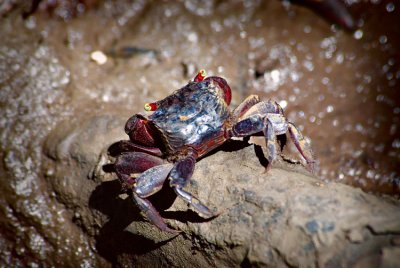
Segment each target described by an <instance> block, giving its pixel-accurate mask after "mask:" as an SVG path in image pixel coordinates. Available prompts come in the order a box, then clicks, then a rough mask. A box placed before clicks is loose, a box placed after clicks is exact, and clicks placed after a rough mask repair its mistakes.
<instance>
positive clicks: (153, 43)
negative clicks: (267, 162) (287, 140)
mask: <svg viewBox="0 0 400 268" xmlns="http://www.w3.org/2000/svg"><path fill="white" fill-rule="evenodd" d="M345 4H346V6H347V7H348V10H349V12H350V13H351V14H352V16H353V18H354V20H355V29H354V30H346V29H343V28H342V27H340V26H337V25H332V23H331V21H330V20H327V19H326V18H325V16H324V15H323V14H322V15H321V14H317V13H315V12H314V11H312V10H310V9H308V8H305V7H303V6H297V5H293V4H291V3H290V2H287V1H261V0H258V1H244V0H241V1H239V0H231V1H217V0H215V1H195V0H185V1H183V0H182V1H145V0H138V1H127V0H122V1H106V0H103V1H102V0H87V1H83V0H82V1H78V0H76V1H62V0H43V1H32V2H31V1H18V0H3V1H2V2H1V3H0V14H1V18H0V21H1V23H0V31H1V36H2V38H1V40H0V110H1V114H2V116H1V118H0V146H1V147H0V148H1V151H0V156H1V159H2V161H1V162H0V172H1V173H0V174H2V175H1V185H0V193H1V195H2V198H1V199H0V202H2V204H1V211H0V224H1V225H0V226H1V230H2V231H1V232H2V234H1V235H0V247H1V253H0V261H1V262H2V264H3V265H4V264H7V263H10V261H11V263H13V264H15V265H20V266H26V265H28V266H35V264H36V263H38V261H39V263H40V260H41V261H45V260H46V259H50V260H53V261H54V259H55V258H61V259H62V258H74V259H78V260H81V261H79V262H77V263H79V264H80V265H82V263H86V264H87V265H88V266H91V265H96V264H104V260H102V259H101V258H100V259H98V258H97V257H96V256H95V253H94V252H95V250H94V249H93V247H94V246H93V245H92V244H91V242H90V241H89V240H85V239H84V238H82V236H84V234H80V235H79V236H78V238H76V239H75V238H73V236H72V237H71V238H70V241H69V242H68V241H67V242H66V240H65V239H67V238H66V237H65V235H66V234H63V235H61V234H60V229H59V228H60V226H61V225H62V226H63V228H67V229H68V228H70V229H71V233H73V232H75V231H73V230H74V228H75V227H73V226H72V225H71V227H66V225H67V224H66V223H65V222H66V221H69V218H70V216H71V215H68V213H67V212H66V210H65V208H63V207H62V205H60V204H58V203H57V201H56V200H55V199H54V197H52V196H51V194H48V192H47V190H46V189H47V188H46V187H47V186H46V182H45V180H44V179H43V176H44V175H43V174H42V171H41V164H42V159H43V151H42V144H43V142H44V140H45V138H46V136H47V135H48V133H49V132H50V131H51V130H52V129H53V128H54V126H55V125H56V124H57V123H59V122H61V121H63V120H66V119H68V120H73V118H80V117H87V116H90V115H93V114H102V113H108V114H118V115H121V116H123V117H126V118H128V117H129V116H130V115H132V114H134V113H138V112H143V104H144V103H146V102H152V101H155V100H158V99H162V98H164V97H165V96H167V95H169V94H170V93H171V92H172V91H174V90H175V89H178V88H180V87H182V86H183V85H185V83H186V82H187V81H188V80H190V79H192V78H193V77H194V76H195V75H196V73H197V71H198V70H199V69H206V70H207V72H208V74H209V75H218V76H222V77H224V78H226V79H227V81H228V82H229V84H230V86H231V88H232V90H233V101H232V104H231V105H232V106H233V107H234V106H236V105H238V104H239V103H240V102H241V101H242V100H244V99H245V98H246V97H247V96H248V95H250V94H258V95H260V97H261V98H262V99H273V100H276V101H277V102H278V103H280V105H281V106H282V107H283V108H284V110H285V114H286V116H287V118H288V119H289V120H290V121H291V122H293V123H295V124H296V125H297V126H298V127H299V128H300V130H301V131H302V132H303V134H304V135H305V136H307V138H308V139H310V140H311V143H312V148H313V150H314V153H315V157H316V159H317V162H318V166H319V168H318V169H317V175H318V176H319V177H321V179H323V180H326V181H339V182H343V183H346V184H350V185H354V186H356V187H359V188H361V189H363V190H365V191H368V192H373V193H377V194H389V195H392V196H398V195H399V193H400V68H399V66H400V63H399V61H400V54H399V48H400V27H399V25H400V5H399V3H398V2H397V1H384V0H364V1H363V0H347V1H345ZM94 51H101V52H102V53H104V54H105V55H106V57H107V58H106V59H107V60H106V61H105V62H101V59H98V58H97V57H96V54H93V52H94ZM121 128H123V126H121ZM285 154H287V155H290V156H292V157H293V158H296V157H297V158H298V156H297V153H296V152H295V150H293V146H292V145H291V144H288V146H287V148H286V149H285ZM46 228H49V229H51V230H52V232H51V234H48V233H46V231H45V230H46ZM61 232H63V231H61ZM64 232H65V230H64ZM79 237H80V238H79ZM74 239H75V240H74ZM73 241H75V242H76V243H77V244H78V246H77V244H76V243H75V242H73ZM77 241H78V242H77ZM71 245H73V247H74V248H75V249H76V251H75V252H74V253H71V250H70V249H69V247H70V246H71ZM71 254H72V255H73V257H71ZM21 256H25V259H24V260H18V259H19V257H21ZM49 263H54V262H50V261H49ZM83 266H85V265H83Z"/></svg>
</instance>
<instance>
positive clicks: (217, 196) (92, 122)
mask: <svg viewBox="0 0 400 268" xmlns="http://www.w3.org/2000/svg"><path fill="white" fill-rule="evenodd" d="M124 121H125V120H124V119H123V118H119V117H114V116H108V115H103V116H102V115H98V116H95V117H92V118H89V119H85V120H83V121H82V122H75V123H68V122H64V123H62V124H60V125H59V126H58V128H56V130H55V131H54V132H53V133H52V134H51V135H50V136H49V137H48V139H47V142H46V146H45V147H46V152H47V155H48V156H49V160H48V163H47V165H45V168H46V169H52V170H54V172H53V175H52V176H51V178H49V182H50V183H51V186H52V187H53V190H54V192H55V193H56V195H57V199H58V200H60V201H61V202H62V203H64V205H65V206H66V207H67V208H69V210H71V211H73V213H74V215H75V217H76V222H77V223H78V225H79V226H80V227H81V228H82V229H83V230H85V232H86V233H87V234H88V235H89V236H92V237H94V238H95V241H96V245H95V246H96V249H97V251H98V252H99V254H100V255H102V256H103V257H105V258H106V259H107V260H108V261H110V262H112V263H114V264H119V265H121V266H129V265H133V266H135V267H137V266H139V267H149V266H153V267H156V266H167V265H168V266H174V267H183V266H191V267H206V266H217V267H234V266H239V265H242V266H243V267H248V266H300V267H303V266H311V267H314V266H323V267H325V266H326V267H338V266H349V265H352V264H357V265H361V264H362V263H366V262H369V261H370V260H371V258H372V259H373V261H376V262H377V263H378V264H379V262H380V261H382V262H384V263H385V264H388V265H391V264H392V263H393V262H394V261H395V260H400V255H399V246H398V244H396V243H393V241H397V240H399V237H400V222H399V220H398V219H399V215H400V206H399V204H398V202H397V201H390V202H389V201H387V200H385V199H382V198H379V197H376V196H374V195H371V194H367V193H364V192H362V191H361V190H359V189H355V188H352V187H349V186H346V185H342V184H337V183H323V182H322V181H321V180H319V179H318V178H316V177H314V176H312V175H310V174H309V173H307V172H306V171H305V169H304V168H303V167H302V166H300V165H294V164H289V163H286V162H285V161H283V160H278V161H277V163H276V164H275V165H274V167H273V168H272V169H271V170H270V171H269V172H268V173H264V167H263V166H262V164H261V163H262V161H261V160H260V159H259V158H258V157H257V156H256V152H255V147H254V146H253V145H251V146H248V145H247V144H245V143H243V142H241V141H232V142H229V143H227V144H225V145H223V146H222V147H221V148H220V149H219V150H217V151H216V152H213V153H212V154H210V155H209V156H207V157H205V158H203V159H201V160H200V161H198V163H197V165H196V170H195V172H194V174H193V180H192V182H191V183H190V184H189V185H188V186H187V189H188V190H189V191H190V192H192V193H194V194H195V195H197V196H198V197H199V198H200V199H201V200H202V201H204V202H205V203H206V204H207V205H208V206H210V207H211V208H215V209H216V210H217V211H220V212H221V215H220V216H218V217H216V218H214V219H210V220H205V219H202V218H200V217H199V216H197V214H196V213H194V212H193V211H192V210H191V208H190V207H188V205H187V204H186V203H185V202H184V201H182V200H180V199H179V198H176V196H175V194H174V192H173V191H172V190H171V189H169V187H168V186H165V187H164V189H163V190H161V191H160V192H159V193H157V194H155V195H154V196H152V197H151V198H150V200H151V202H152V203H153V204H154V205H155V206H156V208H157V209H158V210H159V211H160V212H161V215H162V216H163V217H164V218H165V219H166V220H167V222H168V224H170V225H171V226H172V227H173V228H176V229H180V230H182V231H183V232H182V234H180V235H177V236H176V235H171V234H168V233H163V232H161V231H159V230H158V229H157V228H156V227H154V226H153V225H151V224H150V223H148V222H147V221H146V220H145V219H143V218H142V216H140V213H139V211H138V209H137V208H136V207H135V206H134V205H133V203H132V202H131V200H130V198H129V197H128V196H127V195H126V194H121V187H120V185H119V182H118V181H117V180H116V176H115V174H114V173H112V165H110V164H111V163H112V162H113V161H114V160H113V159H112V157H110V156H108V154H107V149H108V148H109V146H110V145H111V144H113V143H114V142H116V141H118V140H121V139H126V137H125V135H124V133H123V125H124ZM382 252H383V253H384V258H383V259H382V260H381V259H379V258H375V257H374V256H379V254H381V253H382ZM371 256H372V257H371Z"/></svg>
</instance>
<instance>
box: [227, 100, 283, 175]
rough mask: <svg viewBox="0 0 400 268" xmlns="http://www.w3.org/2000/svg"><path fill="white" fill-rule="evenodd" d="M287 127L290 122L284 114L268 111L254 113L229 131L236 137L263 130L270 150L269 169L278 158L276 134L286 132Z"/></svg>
mask: <svg viewBox="0 0 400 268" xmlns="http://www.w3.org/2000/svg"><path fill="white" fill-rule="evenodd" d="M260 104H261V103H260ZM257 105H258V104H257ZM287 129H288V123H287V122H286V119H285V117H284V116H283V114H280V113H279V114H276V113H267V114H266V115H264V116H263V115H261V114H252V115H250V116H248V117H247V118H245V119H243V120H242V121H239V122H237V123H236V124H235V125H233V127H232V129H230V130H229V131H228V133H229V134H230V135H232V136H235V137H244V136H249V135H253V134H255V133H258V132H261V131H262V132H263V133H264V136H265V141H266V145H267V146H266V147H267V150H268V156H267V159H268V166H267V167H266V169H267V170H269V169H270V166H271V164H272V162H273V161H274V159H275V158H276V151H277V150H276V135H281V134H285V133H286V131H287Z"/></svg>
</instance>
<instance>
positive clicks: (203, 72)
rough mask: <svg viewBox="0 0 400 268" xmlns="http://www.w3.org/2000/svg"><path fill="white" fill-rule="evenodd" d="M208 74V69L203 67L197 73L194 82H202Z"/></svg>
mask: <svg viewBox="0 0 400 268" xmlns="http://www.w3.org/2000/svg"><path fill="white" fill-rule="evenodd" d="M206 76H207V72H206V70H204V69H201V70H200V71H199V72H198V73H197V75H196V77H195V78H194V82H201V81H203V80H204V78H205V77H206Z"/></svg>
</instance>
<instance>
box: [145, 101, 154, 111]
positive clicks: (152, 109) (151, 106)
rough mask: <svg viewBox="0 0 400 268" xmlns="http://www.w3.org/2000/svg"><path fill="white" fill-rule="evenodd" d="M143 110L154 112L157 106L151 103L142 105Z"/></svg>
mask: <svg viewBox="0 0 400 268" xmlns="http://www.w3.org/2000/svg"><path fill="white" fill-rule="evenodd" d="M144 110H145V111H155V110H157V104H155V103H154V102H153V103H146V104H145V105H144Z"/></svg>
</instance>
